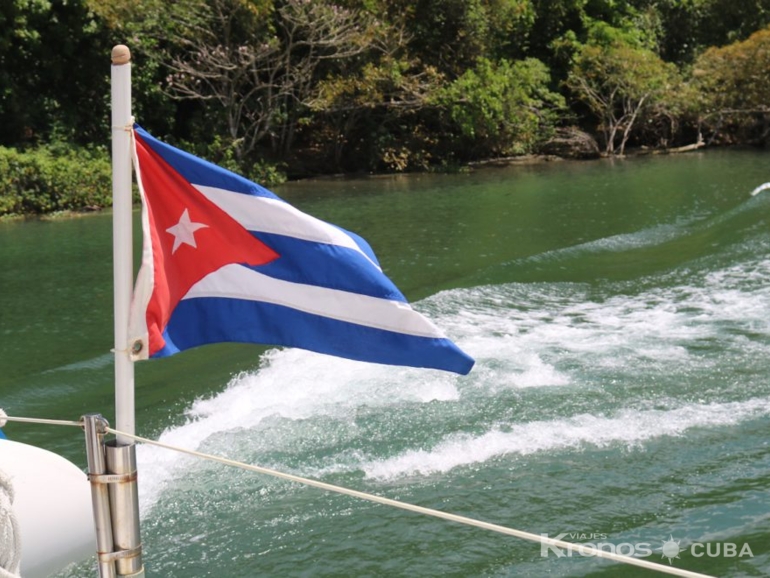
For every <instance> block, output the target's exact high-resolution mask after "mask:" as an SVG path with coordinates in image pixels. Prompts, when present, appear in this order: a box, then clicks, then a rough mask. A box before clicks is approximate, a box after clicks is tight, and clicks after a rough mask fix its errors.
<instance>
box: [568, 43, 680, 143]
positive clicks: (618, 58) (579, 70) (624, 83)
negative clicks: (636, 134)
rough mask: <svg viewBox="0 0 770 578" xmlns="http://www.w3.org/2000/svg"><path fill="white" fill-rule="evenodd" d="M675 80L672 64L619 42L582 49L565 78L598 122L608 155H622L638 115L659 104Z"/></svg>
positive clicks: (677, 79)
mask: <svg viewBox="0 0 770 578" xmlns="http://www.w3.org/2000/svg"><path fill="white" fill-rule="evenodd" d="M678 82H679V77H678V72H677V70H676V67H675V66H674V65H672V64H667V63H665V62H663V61H662V60H661V59H660V58H659V57H658V56H657V55H656V54H655V53H654V52H652V51H651V50H648V49H645V48H638V47H634V46H631V45H629V44H626V43H623V42H614V43H613V44H610V45H608V46H597V45H592V44H589V45H586V46H584V47H583V48H582V50H581V51H580V53H579V54H578V57H577V58H576V60H575V62H574V65H573V67H572V69H571V70H570V73H569V77H568V78H567V86H568V87H569V89H570V90H571V91H572V92H573V94H574V95H575V97H576V98H577V99H578V100H579V101H581V102H582V103H584V104H585V105H586V106H587V107H588V109H589V110H590V111H591V113H592V114H593V115H594V116H595V117H596V118H597V120H598V121H599V128H600V130H601V132H602V134H603V136H604V143H605V152H606V154H608V155H614V154H620V155H622V154H623V153H624V151H625V147H626V143H627V142H628V139H629V137H630V136H631V133H632V130H633V129H634V126H635V124H636V123H637V121H638V120H639V119H640V117H642V116H643V115H644V114H645V113H648V112H649V111H652V110H654V109H655V107H656V105H658V104H661V103H662V101H663V98H664V97H665V95H666V94H667V93H670V92H671V91H673V90H674V89H675V85H676V84H677V83H678Z"/></svg>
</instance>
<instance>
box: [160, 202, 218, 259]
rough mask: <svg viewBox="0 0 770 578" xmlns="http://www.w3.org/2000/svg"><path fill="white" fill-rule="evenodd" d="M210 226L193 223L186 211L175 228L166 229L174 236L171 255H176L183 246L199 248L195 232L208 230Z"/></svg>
mask: <svg viewBox="0 0 770 578" xmlns="http://www.w3.org/2000/svg"><path fill="white" fill-rule="evenodd" d="M207 228H208V225H204V224H203V223H193V222H192V221H191V220H190V214H189V213H188V212H187V209H185V210H184V212H183V213H182V216H181V217H179V222H178V223H177V224H176V225H174V226H173V227H169V228H168V229H166V232H167V233H171V234H172V235H174V247H173V248H172V249H171V254H172V255H173V254H174V253H176V250H177V249H178V248H179V247H181V246H182V244H185V245H190V246H192V247H194V248H196V249H197V248H198V245H196V244H195V231H197V230H198V229H207Z"/></svg>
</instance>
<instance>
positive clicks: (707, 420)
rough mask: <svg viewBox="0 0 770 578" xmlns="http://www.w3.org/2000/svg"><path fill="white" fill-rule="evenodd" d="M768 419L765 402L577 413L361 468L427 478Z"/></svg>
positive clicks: (769, 404) (453, 438)
mask: <svg viewBox="0 0 770 578" xmlns="http://www.w3.org/2000/svg"><path fill="white" fill-rule="evenodd" d="M767 415H770V399H752V400H748V401H743V402H730V403H721V404H720V403H711V404H691V405H685V406H682V407H679V408H677V409H672V410H647V411H637V410H630V409H624V410H621V411H619V412H617V413H616V414H615V415H613V416H610V417H605V416H595V415H590V414H581V415H576V416H573V417H568V418H563V419H555V420H550V421H534V422H529V423H521V424H512V425H505V424H499V425H498V426H497V427H495V428H493V429H492V430H490V431H488V432H486V433H484V434H481V435H477V436H473V435H468V434H453V435H449V436H447V437H446V438H445V439H444V440H442V441H441V442H439V443H438V444H436V445H435V446H434V447H433V448H431V449H416V450H409V451H406V452H403V453H402V454H399V455H397V456H394V457H392V458H388V459H385V460H372V461H369V462H365V463H363V464H362V465H361V469H363V471H364V473H365V474H366V476H367V477H368V478H374V479H378V480H392V479H395V478H399V477H403V476H415V475H422V476H426V475H431V474H436V473H443V472H448V471H449V470H452V469H454V468H457V467H461V466H469V465H472V464H478V463H484V462H487V461H489V460H492V459H495V458H499V457H503V456H512V455H528V454H533V453H537V452H548V451H565V450H580V449H582V448H586V447H599V448H602V447H608V446H611V445H622V446H626V447H633V446H637V445H639V444H641V443H643V442H644V441H646V440H649V439H652V438H658V437H662V436H680V435H682V434H684V433H685V432H686V431H687V430H690V429H692V428H696V427H704V428H710V429H713V428H719V427H724V426H730V425H735V424H738V423H740V422H742V421H746V420H749V419H752V418H756V417H760V416H767Z"/></svg>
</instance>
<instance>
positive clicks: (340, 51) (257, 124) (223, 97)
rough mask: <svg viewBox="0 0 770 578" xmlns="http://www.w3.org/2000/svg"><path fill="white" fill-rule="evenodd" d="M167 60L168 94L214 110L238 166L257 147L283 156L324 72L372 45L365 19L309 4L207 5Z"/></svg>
mask: <svg viewBox="0 0 770 578" xmlns="http://www.w3.org/2000/svg"><path fill="white" fill-rule="evenodd" d="M188 23H189V25H188V26H187V28H188V30H189V31H190V33H189V34H188V35H187V36H186V37H185V38H184V39H183V40H182V43H181V44H182V45H183V47H184V50H182V51H181V52H179V51H177V52H175V53H174V54H171V55H170V67H171V69H172V70H173V74H172V75H171V76H170V77H169V83H170V93H171V94H172V95H174V96H176V97H177V98H181V99H193V100H199V101H214V102H217V103H218V104H219V105H220V106H221V109H220V110H221V113H222V118H223V121H224V125H225V130H226V134H227V136H228V137H229V139H230V142H231V145H232V147H233V150H234V151H235V156H236V159H237V161H238V162H243V160H244V159H245V158H246V156H247V155H248V154H249V153H251V152H252V151H253V150H254V149H255V147H256V146H257V144H258V143H259V142H260V141H262V140H263V139H269V142H270V145H271V148H272V150H273V151H274V152H276V153H279V154H286V153H287V152H288V151H289V150H290V148H291V146H292V144H293V142H294V138H295V136H296V131H297V128H298V126H299V124H300V120H301V117H302V115H303V113H304V112H305V109H306V107H307V106H308V102H309V100H310V99H311V98H312V96H313V91H314V87H315V85H316V83H317V82H318V80H319V76H320V75H321V74H322V73H323V72H324V69H325V67H326V68H331V67H333V66H335V65H338V64H339V63H340V62H342V61H345V60H347V59H350V58H352V57H354V56H357V55H359V54H361V53H363V52H365V51H367V50H370V49H371V47H372V46H376V43H377V34H376V26H375V23H374V22H373V21H372V20H371V19H369V18H367V16H366V14H364V13H361V12H358V11H354V10H350V9H345V8H340V7H339V6H336V5H334V4H330V3H327V2H322V1H310V0H286V1H285V2H283V3H280V4H278V3H275V4H274V3H273V2H270V1H263V2H253V1H248V0H209V2H207V3H206V5H202V6H201V7H200V9H199V11H198V12H197V13H194V14H190V15H189V16H188Z"/></svg>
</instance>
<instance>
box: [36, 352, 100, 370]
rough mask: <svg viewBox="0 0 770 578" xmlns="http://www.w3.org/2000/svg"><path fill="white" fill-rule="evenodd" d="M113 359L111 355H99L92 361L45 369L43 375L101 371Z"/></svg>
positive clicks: (87, 360)
mask: <svg viewBox="0 0 770 578" xmlns="http://www.w3.org/2000/svg"><path fill="white" fill-rule="evenodd" d="M113 357H114V356H113V354H112V353H105V354H103V355H99V356H98V357H94V358H92V359H86V360H83V361H76V362H75V363H68V364H67V365H62V366H60V367H54V368H52V369H47V370H45V371H44V372H43V373H53V372H55V371H82V370H91V369H93V370H98V369H103V368H105V367H107V366H109V365H112V363H113Z"/></svg>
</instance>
